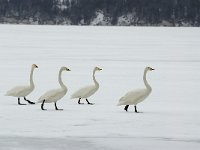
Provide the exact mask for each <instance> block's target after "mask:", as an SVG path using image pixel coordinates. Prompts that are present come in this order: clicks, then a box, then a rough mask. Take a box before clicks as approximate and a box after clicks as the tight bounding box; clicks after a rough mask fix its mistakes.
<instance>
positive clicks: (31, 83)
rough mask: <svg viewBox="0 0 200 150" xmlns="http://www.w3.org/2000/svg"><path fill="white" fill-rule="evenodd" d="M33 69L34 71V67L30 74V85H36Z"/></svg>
mask: <svg viewBox="0 0 200 150" xmlns="http://www.w3.org/2000/svg"><path fill="white" fill-rule="evenodd" d="M33 71H34V68H31V74H30V87H33V88H34V87H35V86H34V83H33Z"/></svg>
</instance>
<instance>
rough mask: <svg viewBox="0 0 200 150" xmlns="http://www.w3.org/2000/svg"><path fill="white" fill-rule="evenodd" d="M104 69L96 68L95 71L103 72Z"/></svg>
mask: <svg viewBox="0 0 200 150" xmlns="http://www.w3.org/2000/svg"><path fill="white" fill-rule="evenodd" d="M101 70H102V69H101V68H99V67H95V68H94V71H101Z"/></svg>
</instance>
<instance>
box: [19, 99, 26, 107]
mask: <svg viewBox="0 0 200 150" xmlns="http://www.w3.org/2000/svg"><path fill="white" fill-rule="evenodd" d="M18 105H26V104H22V103H20V98H19V97H18Z"/></svg>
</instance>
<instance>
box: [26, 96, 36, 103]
mask: <svg viewBox="0 0 200 150" xmlns="http://www.w3.org/2000/svg"><path fill="white" fill-rule="evenodd" d="M24 100H25V101H27V102H28V103H29V104H35V103H34V102H31V101H30V100H28V99H26V97H24Z"/></svg>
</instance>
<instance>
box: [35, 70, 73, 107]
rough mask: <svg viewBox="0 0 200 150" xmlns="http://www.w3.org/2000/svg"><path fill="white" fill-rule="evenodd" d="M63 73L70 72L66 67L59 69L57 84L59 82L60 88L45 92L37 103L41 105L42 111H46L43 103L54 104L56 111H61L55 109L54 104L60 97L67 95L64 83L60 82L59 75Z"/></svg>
mask: <svg viewBox="0 0 200 150" xmlns="http://www.w3.org/2000/svg"><path fill="white" fill-rule="evenodd" d="M63 71H71V70H70V69H68V68H66V67H61V68H60V71H59V75H58V82H59V84H60V86H61V88H59V89H53V90H50V91H47V92H46V93H45V94H44V95H42V96H41V97H40V98H39V100H38V101H37V102H38V103H42V104H41V109H42V110H46V109H44V103H52V102H54V104H55V109H56V110H62V109H58V108H57V105H56V102H57V101H58V100H60V99H61V98H62V97H64V96H65V94H66V93H67V87H66V86H65V85H64V83H63V82H62V79H61V74H62V72H63Z"/></svg>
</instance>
